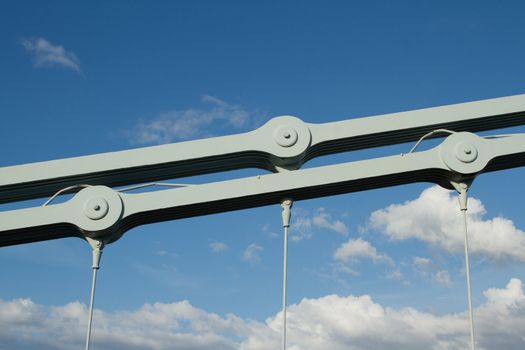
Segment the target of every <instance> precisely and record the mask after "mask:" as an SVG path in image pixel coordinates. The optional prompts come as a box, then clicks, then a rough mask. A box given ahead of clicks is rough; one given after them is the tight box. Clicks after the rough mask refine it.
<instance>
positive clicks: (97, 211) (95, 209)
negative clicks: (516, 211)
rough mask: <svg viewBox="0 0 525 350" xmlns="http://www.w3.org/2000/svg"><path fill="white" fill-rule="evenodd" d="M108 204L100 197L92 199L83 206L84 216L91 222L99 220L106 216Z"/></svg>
mask: <svg viewBox="0 0 525 350" xmlns="http://www.w3.org/2000/svg"><path fill="white" fill-rule="evenodd" d="M108 211H109V205H108V202H107V201H106V200H105V199H104V198H102V197H93V198H90V199H89V200H87V201H86V204H84V214H86V216H87V217H88V218H90V219H91V220H100V219H102V218H103V217H105V216H106V215H107V214H108Z"/></svg>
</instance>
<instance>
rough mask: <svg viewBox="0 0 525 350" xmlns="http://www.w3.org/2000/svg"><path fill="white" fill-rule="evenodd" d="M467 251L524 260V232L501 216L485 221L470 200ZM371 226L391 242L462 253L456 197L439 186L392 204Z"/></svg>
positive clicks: (479, 205)
mask: <svg viewBox="0 0 525 350" xmlns="http://www.w3.org/2000/svg"><path fill="white" fill-rule="evenodd" d="M467 214H468V220H469V222H468V233H469V248H470V251H471V252H472V253H474V254H479V255H483V256H486V257H488V258H491V259H493V260H504V259H513V260H517V261H525V232H524V231H522V230H520V229H518V228H517V227H516V226H514V223H513V222H512V221H511V220H509V219H506V218H503V217H494V218H492V219H484V216H485V214H486V210H485V208H484V206H483V203H482V202H481V201H480V200H478V199H476V198H473V197H471V198H469V208H468V211H467ZM370 226H371V227H372V228H374V229H376V230H378V231H380V232H382V233H383V234H385V235H387V236H388V237H390V239H392V240H406V239H412V238H415V239H418V240H421V241H423V242H427V243H429V244H431V245H434V246H438V247H441V248H443V249H445V250H446V251H449V252H455V253H457V252H461V251H462V250H463V244H464V236H463V231H462V222H461V216H460V213H459V204H458V200H457V196H456V195H455V194H453V193H452V192H450V191H447V190H444V189H442V188H440V187H438V186H433V187H430V188H428V189H426V190H424V191H423V192H422V193H421V195H420V196H419V197H418V198H416V199H414V200H411V201H407V202H405V203H402V204H392V205H390V206H388V207H386V208H384V209H380V210H377V211H375V212H374V213H372V214H371V216H370Z"/></svg>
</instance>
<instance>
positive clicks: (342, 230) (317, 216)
mask: <svg viewBox="0 0 525 350" xmlns="http://www.w3.org/2000/svg"><path fill="white" fill-rule="evenodd" d="M314 228H320V229H327V230H331V231H334V232H337V233H339V234H341V235H343V236H347V235H348V227H347V226H346V224H345V223H344V222H342V221H341V220H338V219H332V215H331V214H330V213H327V212H326V210H325V209H324V208H323V207H320V208H318V209H317V210H316V212H315V213H314V214H310V212H309V211H308V210H306V209H303V208H301V207H298V208H294V209H293V212H292V223H291V225H290V233H291V238H292V241H294V242H299V241H302V240H304V239H310V238H312V236H313V232H312V231H313V229H314Z"/></svg>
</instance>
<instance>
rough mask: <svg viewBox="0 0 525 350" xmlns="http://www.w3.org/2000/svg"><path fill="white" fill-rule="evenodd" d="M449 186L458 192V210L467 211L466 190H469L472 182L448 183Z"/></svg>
mask: <svg viewBox="0 0 525 350" xmlns="http://www.w3.org/2000/svg"><path fill="white" fill-rule="evenodd" d="M450 183H451V185H452V186H453V187H454V188H455V189H456V191H457V192H458V194H459V196H458V200H459V209H460V210H461V211H467V201H468V190H469V188H470V185H471V184H472V181H468V182H467V181H465V182H455V181H450Z"/></svg>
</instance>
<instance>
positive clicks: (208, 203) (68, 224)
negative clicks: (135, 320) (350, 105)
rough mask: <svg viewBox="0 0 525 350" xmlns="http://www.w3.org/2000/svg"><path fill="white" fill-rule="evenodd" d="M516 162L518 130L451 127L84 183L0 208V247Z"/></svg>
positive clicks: (520, 144) (463, 175)
mask: <svg viewBox="0 0 525 350" xmlns="http://www.w3.org/2000/svg"><path fill="white" fill-rule="evenodd" d="M469 152H470V154H469ZM523 165H525V134H518V135H513V136H503V137H499V138H496V137H491V138H482V137H479V136H476V135H474V134H472V133H469V132H458V133H455V134H453V135H450V136H448V137H447V138H446V139H445V140H444V141H443V143H441V144H440V145H439V146H437V147H434V148H432V149H430V150H427V151H422V152H414V153H410V154H401V155H395V156H390V157H383V158H376V159H369V160H362V161H356V162H350V163H346V164H336V165H329V166H323V167H317V168H311V169H302V170H297V171H288V172H282V173H275V174H267V175H261V176H252V177H248V178H242V179H235V180H228V181H221V182H214V183H207V184H201V185H194V186H189V187H182V188H175V189H167V190H163V191H155V192H146V193H138V194H128V193H119V192H117V191H115V190H113V189H111V188H109V187H106V186H91V187H87V188H84V189H82V190H81V191H79V192H78V193H77V194H76V195H75V196H74V197H73V198H72V199H70V200H69V201H67V202H64V203H60V204H55V205H48V206H46V207H36V208H26V209H18V210H12V211H5V212H1V213H0V246H5V245H13V244H21V243H27V242H33V241H41V240H48V239H55V238H62V237H70V236H78V237H85V236H87V237H91V238H100V237H104V238H106V239H107V241H108V243H111V242H113V241H115V240H116V239H118V238H119V237H120V236H121V235H122V234H123V233H125V232H126V231H127V230H129V229H131V228H133V227H135V226H138V225H143V224H148V223H153V222H159V221H165V220H174V219H181V218H186V217H193V216H201V215H206V214H212V213H219V212H225V211H231V210H237V209H242V208H253V207H258V206H263V205H269V204H277V203H280V201H281V199H283V198H293V199H294V201H297V200H303V199H309V198H316V197H322V196H329V195H334V194H340V193H350V192H356V191H363V190H369V189H374V188H381V187H387V186H395V185H401V184H407V183H413V182H434V183H437V184H440V185H441V186H443V187H445V188H449V189H452V186H451V184H450V181H455V182H461V181H465V179H470V178H473V177H475V176H476V175H478V174H479V173H482V172H489V171H496V170H502V169H507V168H512V167H517V166H523ZM106 204H107V212H106V209H105V208H106ZM98 207H99V208H101V209H102V211H103V213H102V212H100V209H99V210H98V211H97V210H95V208H98ZM94 212H95V213H94ZM102 214H103V215H102ZM97 215H98V216H100V217H97ZM93 216H94V217H93Z"/></svg>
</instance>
